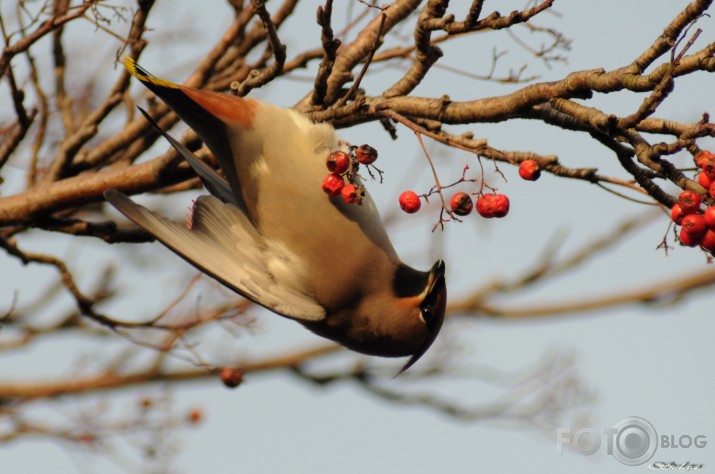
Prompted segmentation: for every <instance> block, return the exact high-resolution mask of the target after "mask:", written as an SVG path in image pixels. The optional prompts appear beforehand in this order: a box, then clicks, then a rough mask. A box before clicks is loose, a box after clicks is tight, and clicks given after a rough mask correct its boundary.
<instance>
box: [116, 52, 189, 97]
mask: <svg viewBox="0 0 715 474" xmlns="http://www.w3.org/2000/svg"><path fill="white" fill-rule="evenodd" d="M122 64H124V67H125V68H127V71H129V74H131V75H132V76H134V77H136V78H137V79H139V80H140V81H141V82H144V83H149V84H154V85H156V86H160V87H168V88H170V89H178V88H179V86H178V85H176V84H174V83H173V82H170V81H166V80H164V79H159V78H158V77H154V76H152V75H151V74H149V73H148V72H147V71H146V70H144V68H142V67H141V66H140V65H138V64H137V62H136V61H134V59H133V58H130V57H129V56H124V57H123V58H122Z"/></svg>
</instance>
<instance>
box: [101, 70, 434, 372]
mask: <svg viewBox="0 0 715 474" xmlns="http://www.w3.org/2000/svg"><path fill="white" fill-rule="evenodd" d="M124 65H125V66H126V67H127V69H128V70H129V72H130V73H131V74H132V75H133V76H134V77H136V78H137V79H138V80H139V81H141V82H142V84H144V85H145V86H146V87H147V88H148V89H150V90H151V91H152V92H153V93H154V94H156V95H157V96H158V97H159V98H161V99H162V100H163V101H164V102H165V103H166V104H167V105H168V106H169V107H170V108H171V109H172V110H174V112H176V114H177V115H179V117H180V118H181V119H183V120H184V121H185V122H186V123H187V124H188V125H189V126H190V127H191V128H193V129H194V130H195V131H196V133H197V134H198V135H199V136H200V137H201V139H202V140H203V141H204V143H205V144H206V145H207V146H208V148H209V149H210V150H211V152H212V153H213V155H214V157H215V158H216V160H217V162H218V164H219V166H220V168H221V171H222V175H221V174H219V173H218V172H216V171H215V170H214V169H213V168H212V167H211V166H209V165H208V164H206V163H204V162H203V161H201V160H199V159H198V158H196V157H195V156H194V155H193V154H192V153H191V152H190V151H189V150H188V149H187V148H186V147H184V146H183V145H182V144H181V143H179V142H178V141H176V140H175V139H173V138H172V137H171V136H169V135H168V134H167V133H165V132H164V131H163V130H161V129H159V127H158V125H156V123H155V122H154V121H153V120H152V119H151V117H149V115H148V114H147V113H145V112H144V111H142V112H143V113H144V115H145V116H146V117H147V119H148V120H149V121H151V122H152V123H153V124H154V125H155V126H156V127H157V129H158V130H159V132H160V133H161V134H162V135H163V136H164V137H165V138H166V139H167V140H168V141H169V142H170V143H171V145H172V146H173V147H174V148H175V149H176V150H177V151H178V152H179V154H180V155H181V156H183V158H184V159H186V160H187V161H188V163H189V165H191V167H192V168H193V170H194V171H195V172H196V173H197V174H198V175H199V177H200V178H201V180H202V182H203V183H204V185H205V187H206V188H207V190H208V191H209V192H210V193H211V195H210V196H201V197H199V198H198V199H197V200H196V202H195V205H194V206H193V211H192V215H191V219H190V226H187V225H185V224H178V223H175V222H173V221H170V220H168V219H166V218H164V217H162V216H160V215H158V214H156V213H154V212H152V211H150V210H148V209H146V208H144V207H143V206H140V205H139V204H136V203H134V202H133V201H132V200H131V199H129V198H128V197H127V196H125V195H124V194H122V193H120V192H118V191H116V190H107V191H106V192H105V194H104V195H105V197H106V199H107V200H108V201H109V202H110V203H111V204H112V205H113V206H114V207H116V208H117V209H118V210H119V211H121V212H122V213H123V214H124V215H125V216H127V217H128V218H129V219H130V220H132V221H133V222H134V223H136V224H137V225H139V226H140V227H142V228H144V229H145V230H146V231H148V232H149V233H151V234H152V235H154V236H155V237H156V238H157V239H158V240H159V241H161V242H162V243H163V244H164V245H165V246H167V247H169V248H170V249H171V250H173V251H174V252H175V253H177V254H178V255H180V256H181V257H182V258H184V259H185V260H186V261H188V262H189V263H191V264H192V265H194V266H195V267H197V268H198V269H199V270H201V271H203V272H204V273H206V274H208V275H210V276H212V277H213V278H215V279H216V280H218V281H219V282H221V283H222V284H224V285H226V286H227V287H229V288H231V289H233V290H234V291H236V292H237V293H239V294H241V295H242V296H244V297H246V298H248V299H249V300H251V301H253V302H254V303H257V304H259V305H261V306H263V307H265V308H268V309H269V310H271V311H273V312H275V313H277V314H279V315H282V316H285V317H287V318H291V319H293V320H295V321H297V322H299V323H301V324H302V325H303V326H305V327H306V328H307V329H309V330H310V331H312V332H314V333H316V334H318V335H320V336H323V337H326V338H328V339H331V340H333V341H335V342H337V343H339V344H342V345H344V346H346V347H348V348H350V349H352V350H354V351H357V352H361V353H364V354H370V355H377V356H384V357H401V356H411V358H410V359H409V360H408V361H407V363H406V364H405V366H404V367H403V368H402V370H401V372H402V371H404V370H406V369H407V368H409V367H410V366H411V365H412V364H414V363H415V362H416V361H417V360H418V359H419V358H420V357H421V356H422V355H423V354H424V353H425V352H426V351H427V349H428V348H429V347H430V345H431V344H432V342H433V341H434V340H435V338H436V337H437V334H438V333H439V330H440V328H441V327H442V321H443V319H444V312H445V306H446V300H447V288H446V285H445V277H444V263H443V262H442V261H441V260H440V261H438V262H436V263H435V264H434V266H433V267H432V269H431V270H430V271H428V272H422V271H418V270H415V269H413V268H411V267H409V266H407V265H405V264H404V263H402V261H401V260H400V259H399V257H398V256H397V254H396V252H395V250H394V248H393V247H392V244H391V243H390V239H389V238H388V236H387V233H386V232H385V228H384V226H383V225H382V222H381V220H380V216H379V215H378V212H377V209H376V207H375V204H374V202H373V201H372V199H371V198H370V196H369V194H367V192H366V193H365V196H364V197H363V199H362V203H361V204H360V205H357V204H348V203H347V202H344V201H343V200H342V199H341V197H340V195H338V196H335V197H330V196H328V195H327V194H326V193H324V192H323V190H322V189H321V184H322V181H323V178H324V177H325V175H326V172H327V170H326V158H327V157H328V156H329V155H330V153H331V152H333V151H336V150H339V149H340V142H339V140H338V137H337V135H336V133H335V130H334V128H333V127H332V126H330V125H329V124H325V123H321V124H315V123H312V122H311V121H310V120H309V119H308V118H306V117H305V116H303V115H302V114H300V113H298V112H296V111H294V110H291V109H285V108H280V107H275V106H273V105H270V104H267V103H263V102H259V101H257V100H254V99H246V98H241V97H237V96H234V95H228V94H223V93H218V92H213V91H207V90H199V89H193V88H189V87H184V86H181V85H177V84H173V83H171V82H168V81H165V80H162V79H158V78H156V77H154V76H152V75H150V74H149V73H147V72H146V71H145V70H144V69H142V68H141V67H140V66H138V65H137V64H136V63H135V62H134V61H133V60H131V59H129V58H127V59H125V60H124ZM140 110H141V109H140ZM355 180H357V181H356V184H359V178H355ZM401 372H400V373H401Z"/></svg>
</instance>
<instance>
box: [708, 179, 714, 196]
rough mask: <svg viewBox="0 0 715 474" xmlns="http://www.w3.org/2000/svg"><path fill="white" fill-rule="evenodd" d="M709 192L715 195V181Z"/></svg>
mask: <svg viewBox="0 0 715 474" xmlns="http://www.w3.org/2000/svg"><path fill="white" fill-rule="evenodd" d="M708 194H709V195H710V196H712V197H715V182H713V183H712V184H711V185H710V187H709V188H708Z"/></svg>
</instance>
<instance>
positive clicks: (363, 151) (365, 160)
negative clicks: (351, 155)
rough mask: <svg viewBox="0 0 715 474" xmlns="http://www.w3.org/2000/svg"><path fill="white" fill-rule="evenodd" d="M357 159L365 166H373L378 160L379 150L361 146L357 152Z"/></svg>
mask: <svg viewBox="0 0 715 474" xmlns="http://www.w3.org/2000/svg"><path fill="white" fill-rule="evenodd" d="M355 157H356V158H357V160H358V162H359V163H362V164H363V165H371V164H373V163H374V162H375V160H376V159H377V150H376V149H374V148H373V147H371V146H370V145H360V146H359V147H358V148H357V150H356V151H355Z"/></svg>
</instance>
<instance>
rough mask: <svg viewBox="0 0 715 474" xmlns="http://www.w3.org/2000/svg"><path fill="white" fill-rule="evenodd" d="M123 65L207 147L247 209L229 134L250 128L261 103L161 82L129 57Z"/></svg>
mask: <svg viewBox="0 0 715 474" xmlns="http://www.w3.org/2000/svg"><path fill="white" fill-rule="evenodd" d="M123 62H124V66H125V67H126V68H127V70H128V71H129V73H130V74H131V75H132V76H134V77H135V78H137V79H138V80H139V81H141V83H142V84H144V85H145V86H146V87H147V88H148V89H149V90H150V91H152V92H154V93H155V94H156V95H157V96H158V97H159V98H160V99H161V100H163V101H164V102H165V103H166V104H167V105H168V106H169V107H170V108H171V109H172V110H173V111H174V112H176V113H177V115H179V116H180V117H181V119H182V120H183V121H184V122H186V123H187V124H188V125H189V126H190V127H191V128H193V129H194V130H195V131H196V133H197V134H198V135H199V136H200V137H201V139H202V140H203V141H204V142H205V143H206V145H207V146H208V147H209V149H210V150H211V151H212V152H213V154H214V157H215V158H216V160H217V161H218V163H219V166H220V167H221V170H222V171H223V174H224V175H225V176H226V180H227V181H228V184H229V186H230V188H231V191H232V192H231V194H233V196H234V197H235V199H236V200H237V201H238V202H239V203H240V204H239V207H240V208H241V209H245V208H246V206H245V203H244V202H243V200H244V196H243V192H242V190H241V184H240V183H239V180H238V173H237V171H236V163H235V161H234V152H233V150H232V148H231V142H230V134H231V127H239V128H250V126H251V121H252V119H253V116H254V115H255V112H256V108H257V107H258V103H257V102H256V101H255V100H252V99H244V98H242V97H237V96H234V95H230V94H221V93H218V92H214V91H207V90H198V89H192V88H190V87H184V86H182V85H179V84H174V83H173V82H170V81H166V80H164V79H159V78H158V77H155V76H152V75H151V74H149V73H148V72H147V71H145V70H144V69H143V68H142V67H141V66H139V65H138V64H136V63H135V62H134V60H133V59H131V58H129V57H125V58H124V59H123ZM228 124H231V125H230V126H229V125H228ZM197 172H198V171H197ZM249 218H250V216H249Z"/></svg>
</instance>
